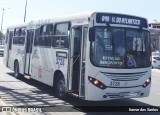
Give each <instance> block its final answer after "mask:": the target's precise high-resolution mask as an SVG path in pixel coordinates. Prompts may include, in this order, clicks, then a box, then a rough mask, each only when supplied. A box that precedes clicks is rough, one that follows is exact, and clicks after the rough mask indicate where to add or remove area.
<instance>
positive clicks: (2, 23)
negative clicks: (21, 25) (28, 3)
mask: <svg viewBox="0 0 160 115" xmlns="http://www.w3.org/2000/svg"><path fill="white" fill-rule="evenodd" d="M5 9H10V8H2V20H1V31H2V26H3V16H4V10H5Z"/></svg>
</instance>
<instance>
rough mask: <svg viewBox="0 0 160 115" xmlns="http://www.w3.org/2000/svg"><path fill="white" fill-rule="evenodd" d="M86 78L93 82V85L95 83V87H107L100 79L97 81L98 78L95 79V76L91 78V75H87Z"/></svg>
mask: <svg viewBox="0 0 160 115" xmlns="http://www.w3.org/2000/svg"><path fill="white" fill-rule="evenodd" d="M88 80H89V81H90V82H91V83H92V84H93V85H95V86H96V87H98V88H100V89H103V90H104V89H106V88H107V86H106V85H105V84H103V83H102V82H101V81H99V80H97V79H95V78H93V77H90V76H88Z"/></svg>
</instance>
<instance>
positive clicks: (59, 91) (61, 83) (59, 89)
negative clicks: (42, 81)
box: [55, 74, 66, 98]
mask: <svg viewBox="0 0 160 115" xmlns="http://www.w3.org/2000/svg"><path fill="white" fill-rule="evenodd" d="M55 91H56V95H57V96H58V97H59V98H65V94H66V92H65V80H64V77H63V75H62V74H59V75H58V76H57V79H56V82H55Z"/></svg>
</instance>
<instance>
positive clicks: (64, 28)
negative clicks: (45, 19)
mask: <svg viewBox="0 0 160 115" xmlns="http://www.w3.org/2000/svg"><path fill="white" fill-rule="evenodd" d="M55 34H56V35H68V23H62V24H57V25H56V30H55Z"/></svg>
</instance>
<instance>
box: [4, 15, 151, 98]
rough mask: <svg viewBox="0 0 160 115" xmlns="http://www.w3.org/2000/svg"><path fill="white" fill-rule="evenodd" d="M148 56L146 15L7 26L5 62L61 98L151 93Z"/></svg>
mask: <svg viewBox="0 0 160 115" xmlns="http://www.w3.org/2000/svg"><path fill="white" fill-rule="evenodd" d="M150 57H151V49H150V34H149V31H148V25H147V20H146V19H145V18H141V17H137V16H131V15H124V14H116V13H105V12H92V13H83V14H76V15H73V16H67V17H64V18H63V17H62V18H56V19H51V20H47V21H43V22H42V21H37V22H30V23H25V24H22V25H15V26H11V27H8V29H7V34H6V41H5V54H4V64H5V65H6V67H9V68H10V69H11V70H14V72H15V74H14V75H15V77H16V78H18V77H22V76H29V77H30V78H32V79H35V80H38V81H40V82H43V83H45V84H47V85H49V86H53V87H54V89H55V90H53V91H55V93H56V94H57V96H59V97H60V98H63V97H65V95H66V94H71V95H74V96H77V97H79V98H81V99H84V100H92V101H100V100H111V99H120V98H133V97H146V96H148V95H149V92H150V87H151V61H150Z"/></svg>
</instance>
